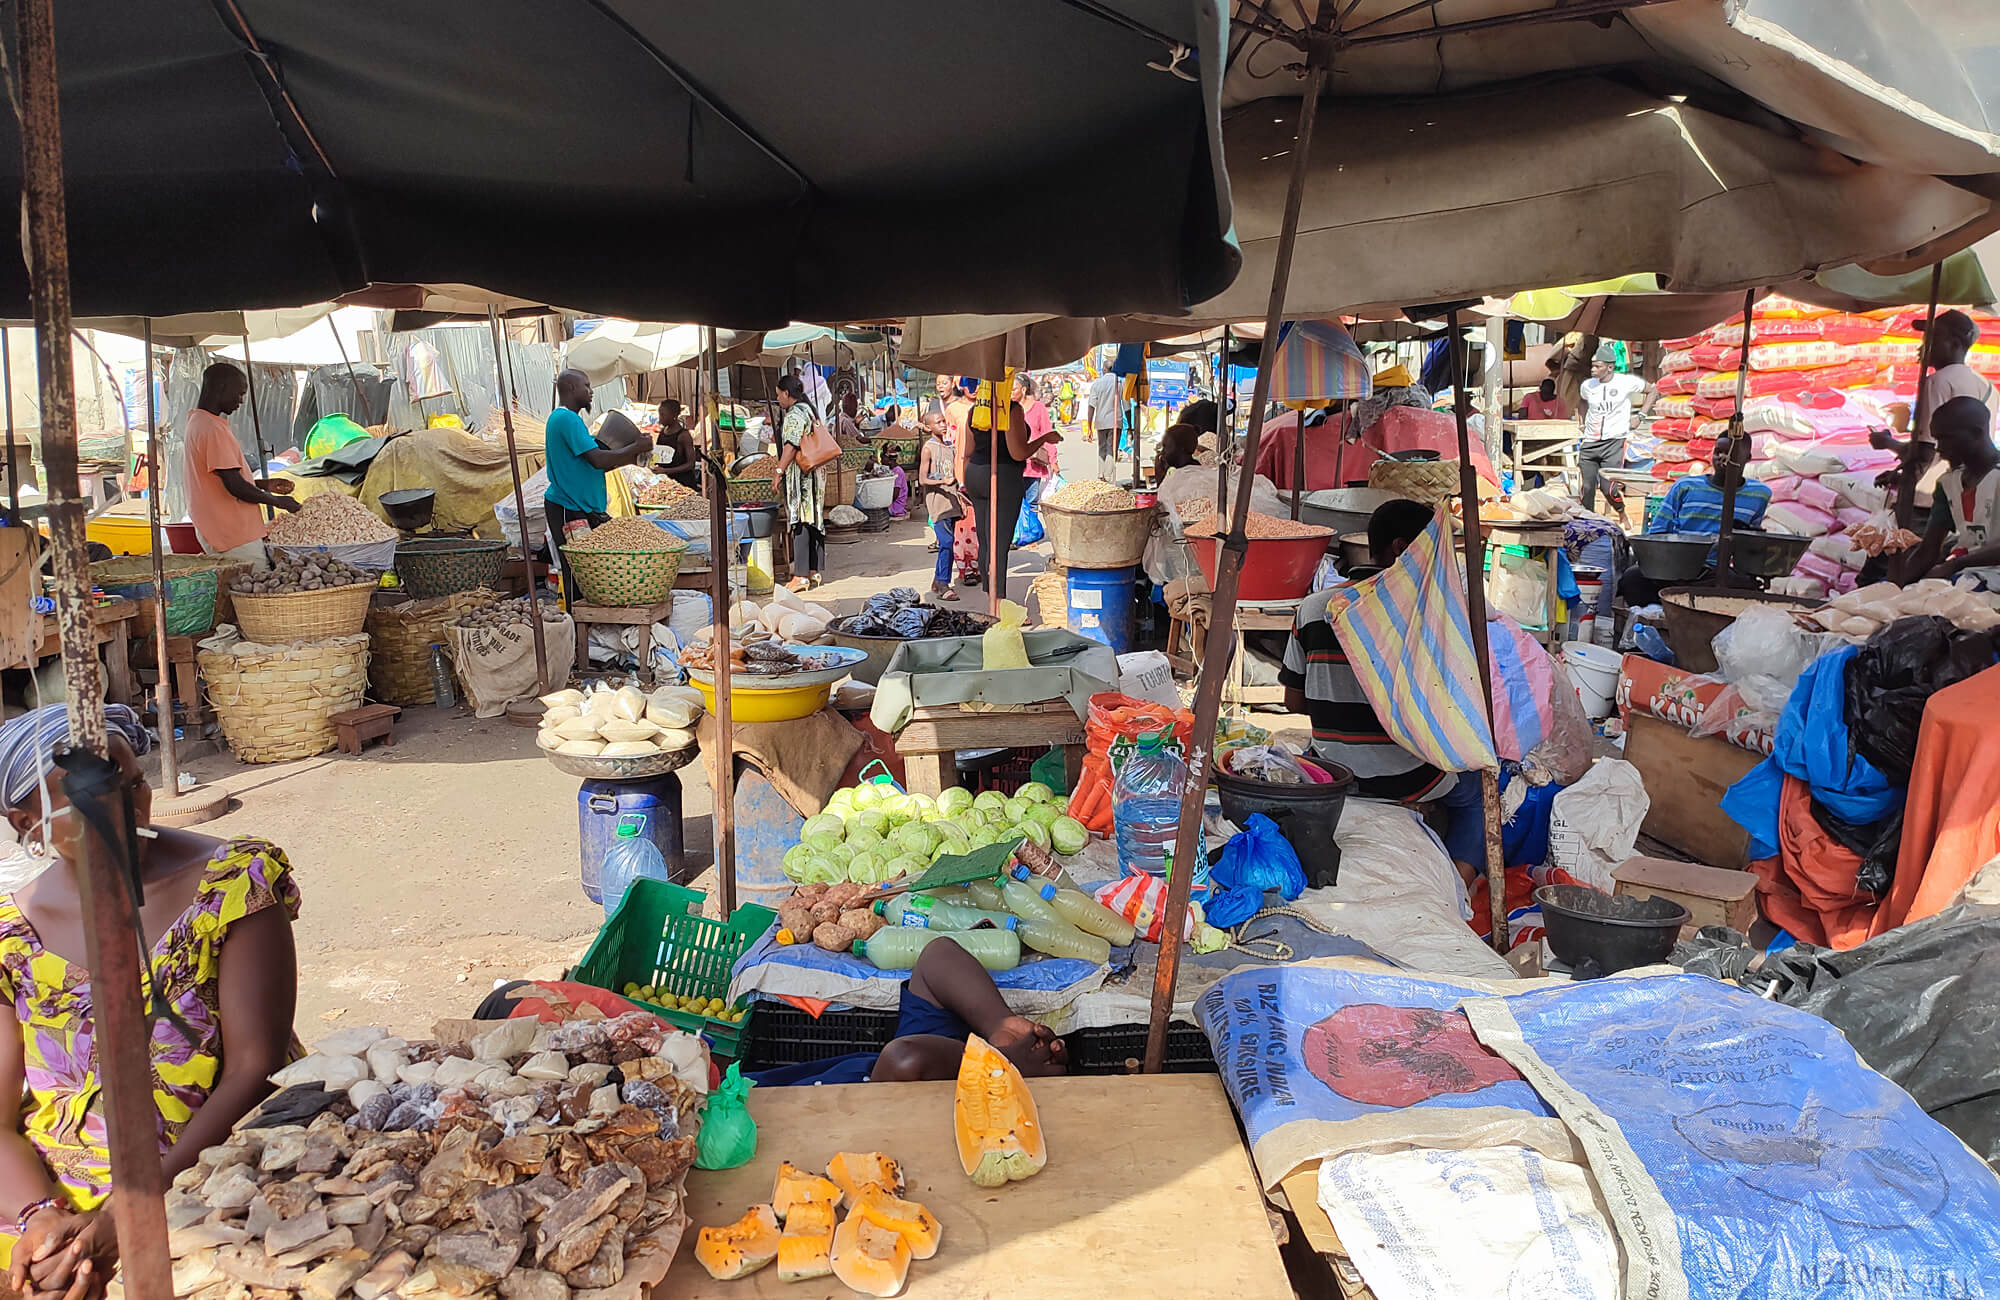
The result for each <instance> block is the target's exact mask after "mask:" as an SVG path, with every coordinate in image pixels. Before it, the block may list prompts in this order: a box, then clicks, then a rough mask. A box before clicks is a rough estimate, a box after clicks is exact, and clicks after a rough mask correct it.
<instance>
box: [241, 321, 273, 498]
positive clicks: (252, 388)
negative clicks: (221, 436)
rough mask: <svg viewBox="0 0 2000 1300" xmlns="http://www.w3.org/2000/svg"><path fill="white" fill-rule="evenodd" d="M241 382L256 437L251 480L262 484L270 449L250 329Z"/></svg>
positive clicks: (246, 335) (245, 338) (244, 334)
mask: <svg viewBox="0 0 2000 1300" xmlns="http://www.w3.org/2000/svg"><path fill="white" fill-rule="evenodd" d="M243 384H244V390H245V391H246V392H247V393H248V394H249V396H250V429H251V432H252V433H253V434H254V435H255V437H256V439H257V473H256V476H255V477H254V478H253V479H252V480H251V481H252V482H254V483H257V484H258V485H259V486H262V484H263V482H264V476H265V475H266V474H269V473H270V472H271V469H270V466H271V449H270V448H269V447H266V446H265V445H264V417H263V416H261V415H259V414H257V369H256V367H255V366H252V365H251V364H250V331H248V330H245V331H244V332H243ZM276 517H277V511H276V510H275V509H274V508H273V507H271V506H265V507H264V518H265V519H266V520H270V519H273V518H276Z"/></svg>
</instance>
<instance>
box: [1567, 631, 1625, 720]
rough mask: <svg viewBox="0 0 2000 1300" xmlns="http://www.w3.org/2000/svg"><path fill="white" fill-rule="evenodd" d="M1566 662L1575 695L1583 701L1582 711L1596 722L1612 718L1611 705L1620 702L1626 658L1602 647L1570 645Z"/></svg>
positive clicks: (1574, 642)
mask: <svg viewBox="0 0 2000 1300" xmlns="http://www.w3.org/2000/svg"><path fill="white" fill-rule="evenodd" d="M1563 662H1564V663H1566V664H1568V665H1569V672H1570V677H1571V679H1572V680H1574V681H1575V682H1576V693H1577V694H1578V695H1579V696H1581V697H1582V699H1583V711H1584V712H1585V713H1588V714H1589V715H1590V716H1591V717H1593V718H1602V717H1607V716H1609V715H1610V713H1611V702H1612V701H1613V700H1615V699H1617V698H1618V670H1619V668H1620V666H1621V665H1623V664H1624V662H1625V656H1623V655H1621V654H1619V653H1618V652H1617V651H1616V650H1607V649H1605V648H1604V647H1603V646H1597V645H1588V644H1585V643H1584V642H1582V641H1571V642H1570V643H1568V644H1567V645H1565V646H1564V647H1563Z"/></svg>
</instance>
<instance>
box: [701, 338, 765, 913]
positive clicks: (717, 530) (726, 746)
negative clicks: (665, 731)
mask: <svg viewBox="0 0 2000 1300" xmlns="http://www.w3.org/2000/svg"><path fill="white" fill-rule="evenodd" d="M702 328H703V329H704V330H705V331H706V332H707V334H708V337H707V339H706V340H705V343H706V345H707V346H706V347H704V348H703V365H702V369H703V371H704V373H705V375H706V379H707V389H708V403H709V405H708V411H709V414H710V417H711V418H710V420H709V428H710V429H711V430H712V431H713V436H714V441H715V443H716V444H717V445H715V446H712V447H705V448H703V449H702V455H703V457H704V458H705V459H706V461H707V462H708V464H709V466H710V469H711V471H712V477H711V479H710V481H711V482H712V483H714V485H715V487H714V490H713V491H711V492H710V493H709V497H708V563H709V575H708V583H709V601H710V603H711V604H712V606H713V607H714V608H713V611H712V612H713V614H714V630H713V631H712V632H711V634H710V637H709V644H710V645H711V646H713V647H714V664H715V676H714V680H715V743H714V744H712V745H710V746H709V753H710V761H709V773H708V788H709V794H710V798H711V799H712V800H713V801H714V802H713V803H712V805H711V807H712V808H713V809H714V814H713V818H712V829H713V830H714V835H713V836H712V838H713V840H714V842H715V886H716V893H717V895H718V896H719V902H720V904H721V907H722V919H723V920H725V921H726V920H728V919H729V915H730V913H732V912H734V911H735V910H736V722H735V717H734V714H733V707H734V705H733V700H732V698H731V696H730V667H729V568H730V565H731V563H732V562H733V561H734V560H735V558H736V555H735V551H736V548H735V547H734V546H732V545H730V543H729V516H730V510H729V499H728V498H729V474H728V467H727V466H725V465H724V464H723V463H722V448H721V442H722V403H721V397H720V395H721V391H722V376H721V366H720V364H719V363H718V361H717V357H716V346H717V345H716V341H715V327H714V326H713V325H705V326H703V327H702ZM773 486H776V485H773Z"/></svg>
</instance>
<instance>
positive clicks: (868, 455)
mask: <svg viewBox="0 0 2000 1300" xmlns="http://www.w3.org/2000/svg"><path fill="white" fill-rule="evenodd" d="M877 450H878V448H875V447H871V446H869V445H868V444H866V443H863V444H862V445H861V446H859V447H847V448H844V449H843V450H842V451H841V453H840V463H841V464H843V465H848V466H852V467H853V468H855V469H867V468H868V466H869V464H870V463H872V462H873V461H874V459H875V453H876V451H877Z"/></svg>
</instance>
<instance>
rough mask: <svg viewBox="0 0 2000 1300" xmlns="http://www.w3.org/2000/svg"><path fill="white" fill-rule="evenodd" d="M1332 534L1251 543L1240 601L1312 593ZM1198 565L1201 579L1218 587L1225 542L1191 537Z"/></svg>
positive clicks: (1294, 597) (1291, 597) (1240, 581)
mask: <svg viewBox="0 0 2000 1300" xmlns="http://www.w3.org/2000/svg"><path fill="white" fill-rule="evenodd" d="M1329 540H1330V534H1323V535H1319V536H1314V537H1285V538H1278V539H1266V540H1263V541H1253V542H1251V543H1249V548H1248V549H1247V550H1246V551H1244V553H1243V572H1242V576H1241V577H1240V578H1239V579H1238V586H1237V590H1236V596H1237V599H1239V600H1297V599H1299V598H1300V597H1301V596H1304V595H1306V594H1308V593H1309V592H1311V591H1312V583H1313V572H1314V570H1316V569H1318V568H1319V559H1320V557H1321V556H1322V555H1325V554H1326V544H1327V542H1328V541H1329ZM1188 545H1189V546H1191V547H1193V548H1194V558H1195V562H1196V563H1197V564H1199V565H1201V572H1202V576H1203V577H1205V578H1207V579H1208V585H1209V587H1210V588H1211V589H1212V588H1213V587H1214V586H1215V561H1216V556H1217V554H1218V552H1219V551H1220V550H1221V546H1222V542H1221V539H1220V538H1216V537H1190V538H1188Z"/></svg>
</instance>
